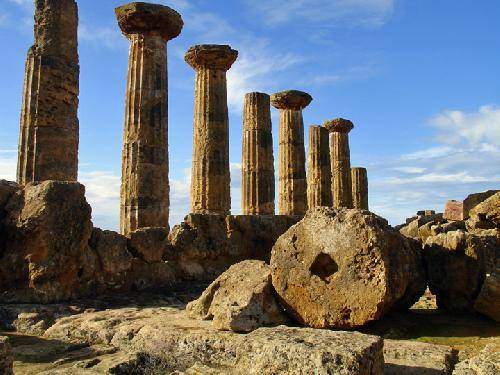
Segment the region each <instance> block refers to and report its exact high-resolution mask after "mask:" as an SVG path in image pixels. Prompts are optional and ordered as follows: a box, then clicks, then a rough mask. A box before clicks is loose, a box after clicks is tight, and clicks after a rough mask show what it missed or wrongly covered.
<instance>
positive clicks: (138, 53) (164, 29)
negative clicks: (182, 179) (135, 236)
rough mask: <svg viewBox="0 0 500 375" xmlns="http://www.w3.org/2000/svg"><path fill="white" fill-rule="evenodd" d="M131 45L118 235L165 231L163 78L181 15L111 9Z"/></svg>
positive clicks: (151, 8) (148, 8)
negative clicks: (147, 229) (156, 229)
mask: <svg viewBox="0 0 500 375" xmlns="http://www.w3.org/2000/svg"><path fill="white" fill-rule="evenodd" d="M115 12H116V17H117V20H118V24H119V26H120V28H121V30H122V32H123V34H124V35H125V36H126V37H127V38H128V39H129V40H130V43H131V45H130V53H129V64H128V78H127V92H126V106H125V107H126V110H125V126H124V131H123V140H124V144H123V156H122V186H121V195H120V198H121V199H120V201H121V202H120V232H121V233H122V234H123V235H126V236H128V235H129V234H130V233H131V232H133V231H135V230H136V229H139V228H145V227H168V219H169V206H170V199H169V193H170V185H169V179H168V171H169V167H168V160H169V158H168V74H167V42H168V41H169V40H171V39H174V38H176V37H177V36H178V35H179V34H180V33H181V30H182V27H183V21H182V18H181V16H180V15H179V14H178V13H177V12H176V11H175V10H173V9H171V8H169V7H166V6H163V5H156V4H147V3H137V2H135V3H130V4H127V5H124V6H121V7H119V8H116V10H115Z"/></svg>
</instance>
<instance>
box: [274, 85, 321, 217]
mask: <svg viewBox="0 0 500 375" xmlns="http://www.w3.org/2000/svg"><path fill="white" fill-rule="evenodd" d="M311 100H312V98H311V96H310V95H309V94H306V93H304V92H301V91H293V90H292V91H284V92H281V93H277V94H274V95H272V96H271V104H272V105H273V106H274V107H276V108H278V109H279V110H280V125H279V163H278V206H279V213H280V214H281V215H304V214H305V212H306V211H307V178H306V155H305V147H304V119H303V117H302V109H303V108H305V107H306V106H307V105H309V103H310V102H311Z"/></svg>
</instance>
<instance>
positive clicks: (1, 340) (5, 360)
mask: <svg viewBox="0 0 500 375" xmlns="http://www.w3.org/2000/svg"><path fill="white" fill-rule="evenodd" d="M13 363H14V354H13V353H12V348H11V346H10V344H9V340H8V338H7V337H4V336H0V374H2V375H14V371H13V368H12V365H13Z"/></svg>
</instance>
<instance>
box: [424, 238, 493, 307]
mask: <svg viewBox="0 0 500 375" xmlns="http://www.w3.org/2000/svg"><path fill="white" fill-rule="evenodd" d="M499 252H500V245H499V238H498V237H496V236H491V235H476V234H471V233H467V232H464V231H452V232H447V233H441V234H439V235H437V236H432V237H429V238H428V239H427V241H426V243H425V246H424V258H425V263H426V267H427V276H428V282H429V288H430V290H431V292H432V293H433V294H435V295H436V299H437V304H438V307H439V308H443V309H447V310H450V311H464V310H470V309H471V308H472V305H473V304H474V300H475V298H476V297H477V295H478V294H479V292H480V290H481V287H482V285H483V282H484V279H485V277H486V274H487V273H488V272H492V271H493V270H494V269H495V268H496V262H498V259H500V257H499V256H498V253H499Z"/></svg>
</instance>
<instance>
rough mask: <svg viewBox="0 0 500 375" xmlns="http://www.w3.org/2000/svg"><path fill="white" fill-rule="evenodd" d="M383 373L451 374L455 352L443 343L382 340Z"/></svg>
mask: <svg viewBox="0 0 500 375" xmlns="http://www.w3.org/2000/svg"><path fill="white" fill-rule="evenodd" d="M384 360H385V368H384V375H399V374H405V375H441V374H451V371H453V367H454V365H455V363H456V362H457V352H456V351H455V350H453V349H452V348H450V347H449V346H445V345H434V344H426V343H421V342H416V341H407V340H387V339H386V340H384Z"/></svg>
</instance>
